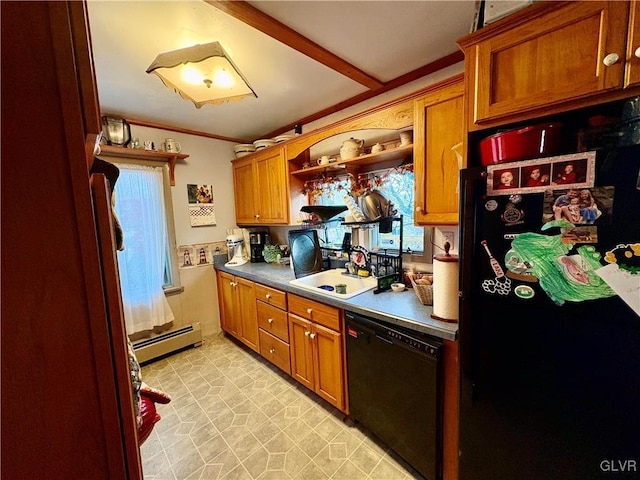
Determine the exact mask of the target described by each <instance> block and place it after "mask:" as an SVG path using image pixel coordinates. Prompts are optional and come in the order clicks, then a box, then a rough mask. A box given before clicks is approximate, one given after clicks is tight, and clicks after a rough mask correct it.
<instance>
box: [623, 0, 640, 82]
mask: <svg viewBox="0 0 640 480" xmlns="http://www.w3.org/2000/svg"><path fill="white" fill-rule="evenodd" d="M638 85H640V2H638V1H637V0H633V1H632V2H631V5H630V10H629V34H628V36H627V56H626V69H625V77H624V86H625V88H627V87H635V86H638Z"/></svg>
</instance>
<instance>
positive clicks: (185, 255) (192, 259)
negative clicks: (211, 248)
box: [178, 245, 197, 268]
mask: <svg viewBox="0 0 640 480" xmlns="http://www.w3.org/2000/svg"><path fill="white" fill-rule="evenodd" d="M196 261H197V260H196V252H195V249H194V248H193V246H192V245H180V246H179V247H178V265H179V267H180V268H190V267H195V266H196Z"/></svg>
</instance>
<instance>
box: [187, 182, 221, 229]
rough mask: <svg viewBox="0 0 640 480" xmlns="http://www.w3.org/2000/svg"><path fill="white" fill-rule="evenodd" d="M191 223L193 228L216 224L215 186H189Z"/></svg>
mask: <svg viewBox="0 0 640 480" xmlns="http://www.w3.org/2000/svg"><path fill="white" fill-rule="evenodd" d="M187 197H188V199H189V222H190V223H191V226H192V227H201V226H205V225H215V224H216V213H215V209H214V206H213V185H204V184H201V185H199V184H188V185H187Z"/></svg>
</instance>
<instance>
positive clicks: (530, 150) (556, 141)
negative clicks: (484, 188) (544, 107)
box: [480, 122, 562, 167]
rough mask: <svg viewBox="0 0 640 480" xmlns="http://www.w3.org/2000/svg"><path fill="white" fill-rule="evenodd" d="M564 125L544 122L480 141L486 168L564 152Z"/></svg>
mask: <svg viewBox="0 0 640 480" xmlns="http://www.w3.org/2000/svg"><path fill="white" fill-rule="evenodd" d="M561 132H562V124H561V123H558V122H555V123H541V124H538V125H529V126H527V127H522V128H516V129H513V130H507V131H504V132H499V133H496V134H495V135H491V136H489V137H487V138H485V139H484V140H481V141H480V161H481V162H482V165H484V166H485V167H486V166H487V165H495V164H498V163H505V162H513V161H516V160H525V159H529V158H538V157H547V156H551V155H556V154H558V153H560V150H561V147H562V137H561Z"/></svg>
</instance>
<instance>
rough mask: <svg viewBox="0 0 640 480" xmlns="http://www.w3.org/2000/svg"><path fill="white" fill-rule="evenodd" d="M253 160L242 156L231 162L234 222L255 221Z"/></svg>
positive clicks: (244, 223)
mask: <svg viewBox="0 0 640 480" xmlns="http://www.w3.org/2000/svg"><path fill="white" fill-rule="evenodd" d="M254 170H255V162H254V161H253V159H251V158H242V159H240V160H236V161H234V162H233V196H234V199H235V204H236V223H237V224H238V225H250V224H252V223H254V222H255V221H256V218H255V216H256V193H257V192H256V188H255V187H256V185H257V184H256V181H255V178H256V174H255V173H254Z"/></svg>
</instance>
